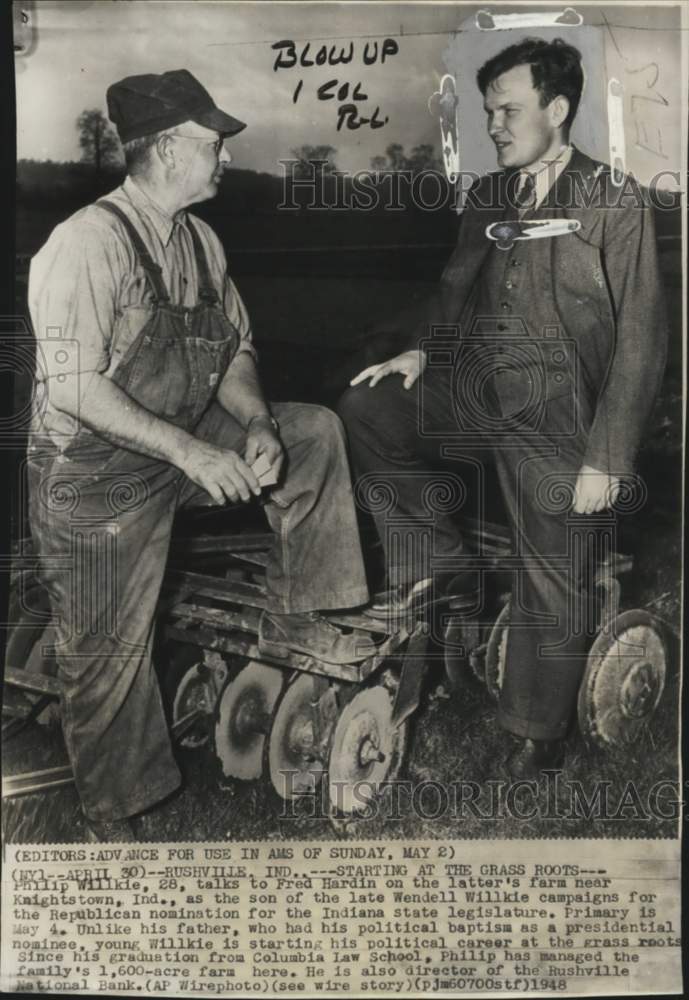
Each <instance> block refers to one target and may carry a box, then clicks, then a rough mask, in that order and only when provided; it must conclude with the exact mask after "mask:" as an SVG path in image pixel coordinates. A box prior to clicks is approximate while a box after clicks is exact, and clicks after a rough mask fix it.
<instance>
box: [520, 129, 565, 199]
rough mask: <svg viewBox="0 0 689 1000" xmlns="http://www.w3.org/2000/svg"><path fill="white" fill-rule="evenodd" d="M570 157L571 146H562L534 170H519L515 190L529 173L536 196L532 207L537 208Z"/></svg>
mask: <svg viewBox="0 0 689 1000" xmlns="http://www.w3.org/2000/svg"><path fill="white" fill-rule="evenodd" d="M571 157H572V146H571V145H567V146H563V147H562V149H561V150H560V152H559V153H558V154H557V156H556V157H555V158H554V159H553V160H548V161H547V163H544V164H543V166H542V167H541V168H540V169H539V170H535V171H525V170H521V171H520V172H519V186H518V188H517V190H520V189H521V187H522V184H523V183H524V181H525V180H526V174H527V173H529V172H530V173H531V176H532V177H533V179H534V183H535V185H536V187H535V191H536V198H535V202H534V204H533V206H532V207H533V208H538V207H539V205H540V204H541V203H542V202H543V201H544V200H545V197H546V195H547V194H548V192H549V191H550V189H551V188H552V187H553V185H554V184H555V182H556V181H557V179H558V177H559V176H560V174H561V173H562V171H563V170H564V169H565V167H566V166H567V164H568V163H569V161H570V159H571Z"/></svg>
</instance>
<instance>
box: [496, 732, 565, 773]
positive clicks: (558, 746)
mask: <svg viewBox="0 0 689 1000" xmlns="http://www.w3.org/2000/svg"><path fill="white" fill-rule="evenodd" d="M564 759H565V744H564V741H563V740H529V739H525V740H522V742H521V743H520V745H519V746H518V747H517V748H516V750H513V751H512V753H511V754H510V755H509V757H508V758H507V760H506V761H505V767H506V769H507V773H508V774H509V776H510V778H512V780H513V781H529V780H533V779H536V780H538V778H540V776H541V773H542V772H543V771H551V770H557V769H558V768H560V767H562V764H563V762H564Z"/></svg>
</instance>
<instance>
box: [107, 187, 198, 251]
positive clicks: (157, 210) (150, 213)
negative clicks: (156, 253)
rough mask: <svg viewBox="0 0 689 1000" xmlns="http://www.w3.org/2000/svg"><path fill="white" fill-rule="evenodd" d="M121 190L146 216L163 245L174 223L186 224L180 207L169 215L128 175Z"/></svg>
mask: <svg viewBox="0 0 689 1000" xmlns="http://www.w3.org/2000/svg"><path fill="white" fill-rule="evenodd" d="M122 190H123V191H124V193H125V194H126V196H127V197H128V198H129V200H130V201H131V203H132V204H133V205H134V208H136V210H137V211H138V212H141V213H142V214H143V215H145V216H146V219H147V220H148V222H149V223H150V225H151V226H152V227H153V229H154V230H155V232H156V233H157V235H158V236H159V237H160V241H161V243H162V244H163V246H167V245H168V243H169V242H170V237H171V236H172V231H173V229H174V228H175V225H177V224H179V225H183V226H184V225H186V218H187V216H186V212H185V211H184V210H183V209H182V210H180V211H179V212H177V213H176V214H175V215H174V216H173V215H169V214H168V212H166V211H165V209H164V208H161V207H160V205H158V204H157V203H156V202H155V201H153V199H152V198H151V197H150V196H149V195H148V194H146V192H145V191H143V190H142V188H140V187H139V185H138V184H137V183H136V181H135V180H134V179H133V178H132V177H130V176H129V175H128V176H127V177H126V179H125V182H124V184H123V185H122Z"/></svg>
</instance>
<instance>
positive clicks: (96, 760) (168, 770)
mask: <svg viewBox="0 0 689 1000" xmlns="http://www.w3.org/2000/svg"><path fill="white" fill-rule="evenodd" d="M99 205H100V206H101V207H102V208H103V209H105V210H107V211H110V212H112V213H113V214H114V215H116V216H117V217H118V219H120V221H121V222H122V224H123V226H124V227H125V229H126V231H127V233H128V235H129V237H130V239H131V240H132V243H133V245H134V248H135V250H136V252H137V255H138V257H139V261H140V263H141V265H142V267H143V268H144V271H145V274H146V277H147V280H148V282H149V286H150V289H151V292H152V294H153V303H152V306H151V315H150V318H149V319H148V321H147V322H146V323H145V325H144V327H143V329H141V331H140V333H139V334H138V336H137V337H136V338H135V340H134V341H133V343H132V344H131V346H130V347H129V348H128V349H127V350H126V351H125V353H124V356H123V357H122V359H121V361H120V363H119V364H118V365H117V367H116V369H115V371H114V373H113V374H112V376H111V378H112V381H113V382H114V383H115V384H116V385H118V386H119V387H120V388H121V389H122V390H123V391H124V392H125V393H126V394H127V396H129V397H130V398H131V399H132V400H134V401H135V402H136V403H138V404H139V405H140V406H143V407H145V409H146V410H148V411H149V412H150V413H153V414H154V415H156V416H158V417H160V418H161V419H163V420H165V421H166V422H167V423H170V424H174V425H176V426H177V427H181V428H183V429H184V430H187V431H193V429H194V428H195V427H196V425H197V424H198V422H199V420H200V419H201V417H202V416H203V414H204V412H205V411H206V409H207V408H208V407H209V405H210V403H211V401H212V399H213V397H214V396H215V394H216V391H217V387H218V385H219V384H220V382H221V381H222V378H223V376H224V374H225V371H226V369H227V367H228V365H229V364H230V362H231V360H232V358H233V356H234V354H235V352H236V350H237V347H238V343H239V336H238V333H237V331H236V330H235V328H234V326H233V325H232V324H231V323H230V321H229V320H228V319H227V317H226V316H225V314H224V312H223V309H222V306H221V304H220V302H219V299H218V294H217V292H216V290H215V288H213V286H212V283H211V279H210V275H209V270H208V264H207V261H206V258H205V254H204V252H203V248H202V246H201V243H200V240H199V237H198V234H197V232H196V231H195V229H194V226H193V223H192V222H191V220H189V222H188V225H189V230H190V232H191V235H192V240H193V245H194V252H195V255H196V262H197V269H198V275H199V292H198V303H197V305H195V306H193V307H191V308H185V307H182V306H177V305H173V304H172V303H171V302H170V300H169V296H168V293H167V289H166V288H165V285H164V282H163V280H162V274H161V269H160V267H159V266H158V265H157V264H156V263H155V262H154V261H153V259H152V257H151V255H150V254H149V253H148V251H147V249H146V247H145V245H144V243H143V240H142V239H141V236H140V235H139V233H138V232H137V230H136V228H135V227H134V226H133V224H132V223H131V222H130V220H129V219H128V218H127V217H126V215H125V214H124V213H123V212H122V211H121V210H120V209H119V208H118V207H117V206H115V205H114V204H112V203H109V202H107V201H101V202H99ZM48 447H49V450H48V451H46V446H45V445H44V444H43V441H42V442H41V445H40V447H36V446H34V447H33V449H31V450H30V452H29V463H28V478H29V491H30V520H31V531H32V538H33V542H34V546H35V550H36V551H37V553H38V555H39V563H40V569H39V578H40V581H41V583H42V584H43V585H44V586H45V587H46V589H47V591H48V593H49V596H50V603H51V608H52V613H53V618H54V621H55V631H56V636H57V639H56V648H55V652H56V658H57V662H58V667H59V676H60V679H61V681H62V683H63V692H64V694H63V701H62V721H63V731H64V736H65V741H66V744H67V749H68V752H69V756H70V760H71V763H72V767H73V770H74V775H75V780H76V785H77V788H78V791H79V795H80V797H81V801H82V805H83V808H84V811H85V813H86V815H87V816H88V817H89V818H91V819H95V820H97V819H118V818H122V817H125V816H129V815H133V814H135V813H137V812H139V811H141V810H143V809H145V808H147V807H148V806H150V805H152V804H153V803H155V802H157V801H159V800H160V799H161V798H162V797H163V796H165V795H166V794H168V793H169V792H171V791H172V790H173V789H174V788H175V787H176V786H177V785H178V783H179V772H178V769H177V766H176V764H175V762H174V759H173V757H172V752H171V748H170V741H169V737H168V731H167V724H166V720H165V715H164V712H163V707H162V703H161V698H160V693H159V689H158V683H157V680H156V678H155V674H154V671H153V669H152V664H151V643H152V637H153V622H154V614H155V608H156V604H157V601H158V596H159V592H160V586H161V582H162V577H163V572H164V568H165V563H166V559H167V553H168V545H169V537H170V531H171V527H172V520H173V517H174V513H175V508H176V505H177V500H178V494H179V489H180V484H181V482H182V480H183V478H184V477H183V475H182V473H181V471H180V470H179V469H177V468H175V467H174V466H172V465H170V464H169V463H166V462H162V461H158V460H155V459H152V458H150V457H148V456H146V455H143V454H139V453H136V452H133V451H129V450H128V449H125V448H121V447H118V446H117V445H114V444H111V443H110V442H108V441H107V440H105V439H104V438H102V437H100V436H99V435H98V434H96V433H94V432H92V431H90V430H88V429H87V428H84V427H81V428H79V430H78V432H77V434H76V436H75V438H74V439H73V440H72V441H71V442H70V444H69V445H68V446H67V448H66V449H64V451H63V452H59V451H58V449H57V448H56V447H55V446H52V448H50V446H48Z"/></svg>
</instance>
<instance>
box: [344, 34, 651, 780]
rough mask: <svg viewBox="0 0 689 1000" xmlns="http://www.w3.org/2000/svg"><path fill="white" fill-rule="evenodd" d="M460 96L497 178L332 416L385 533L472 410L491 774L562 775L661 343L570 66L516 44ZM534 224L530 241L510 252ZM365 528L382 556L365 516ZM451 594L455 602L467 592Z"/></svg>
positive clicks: (642, 228)
mask: <svg viewBox="0 0 689 1000" xmlns="http://www.w3.org/2000/svg"><path fill="white" fill-rule="evenodd" d="M478 86H479V89H480V91H481V94H482V95H483V98H484V109H485V112H486V115H487V125H488V132H489V135H490V137H491V139H492V140H493V142H494V144H495V149H496V154H497V160H498V166H499V168H500V169H499V170H498V171H497V172H494V173H491V174H488V175H485V176H483V177H481V178H480V179H479V180H478V181H477V182H476V183H475V184H474V185H473V187H472V189H471V191H470V192H469V195H468V201H467V205H466V208H465V210H464V213H463V216H462V221H461V226H460V231H459V238H458V242H457V246H456V248H455V250H454V252H453V254H452V256H451V258H450V260H449V261H448V263H447V266H446V267H445V270H444V272H443V275H442V278H441V281H440V285H439V287H438V289H437V290H436V292H435V293H434V295H433V296H432V297H431V299H430V301H429V302H428V303H427V308H426V310H425V312H424V317H423V321H422V322H421V323H420V324H416V325H415V327H414V328H413V329H411V328H410V329H408V330H406V331H403V332H404V337H405V338H406V346H407V349H406V350H403V351H402V352H401V353H399V354H398V355H397V356H396V357H393V358H392V359H391V360H389V361H386V362H384V363H383V364H379V365H374V366H371V367H369V368H367V369H365V370H364V371H362V372H361V373H360V374H359V375H357V376H356V377H355V378H354V379H353V380H352V383H351V385H352V388H351V389H349V390H348V391H347V393H346V394H345V396H344V397H343V400H342V402H341V405H340V413H341V416H342V417H343V420H344V422H345V425H346V427H347V430H348V434H349V439H350V445H351V450H352V456H353V461H354V465H355V471H356V472H357V474H359V475H363V474H371V473H376V474H378V475H379V476H380V477H381V478H382V479H385V477H386V475H387V476H390V477H393V478H394V483H395V490H396V493H397V508H396V511H395V513H396V515H402V516H403V517H404V518H406V519H407V521H412V522H413V520H414V518H415V517H417V518H419V517H420V515H421V514H422V512H423V488H424V485H425V482H426V481H427V480H426V474H427V473H429V472H430V463H431V462H432V460H433V458H434V456H435V455H436V453H437V437H436V436H435V435H434V430H435V432H436V434H437V433H440V434H441V438H442V433H441V431H442V428H446V427H448V424H449V423H450V424H451V423H452V422H453V420H454V421H455V426H456V427H457V419H456V415H457V414H460V416H461V415H462V414H464V415H466V414H467V408H468V406H469V404H470V403H471V402H472V400H473V411H474V412H472V413H471V414H469V416H470V418H471V419H470V420H469V424H470V425H471V428H472V430H471V434H470V435H469V436H468V437H467V438H466V440H467V441H468V440H469V437H471V438H472V440H473V441H475V439H476V436H477V434H478V436H479V437H482V438H483V441H484V443H485V444H486V445H487V446H488V447H489V450H490V454H491V460H492V461H494V462H495V464H496V467H497V473H498V477H499V481H500V487H501V491H502V494H503V499H504V501H505V506H506V509H507V514H508V519H509V522H510V526H511V528H512V531H513V535H514V539H515V548H516V552H517V554H518V555H520V556H521V557H522V563H521V565H520V568H519V569H518V571H517V574H516V579H515V583H516V586H515V587H514V590H513V598H512V621H511V627H510V630H509V636H508V645H507V650H506V672H505V676H504V681H503V686H502V691H501V696H500V703H499V712H498V719H499V722H500V724H501V726H502V727H503V728H505V729H506V730H508V731H509V732H511V733H512V734H514V735H515V736H516V737H518V738H519V743H518V744H517V746H516V747H515V748H514V750H513V751H512V753H511V754H510V755H509V757H508V759H507V762H506V764H507V770H508V772H509V774H510V775H511V776H512V777H514V778H525V777H534V776H537V775H538V774H539V772H540V771H542V770H543V769H544V768H547V767H553V766H558V765H560V764H561V762H562V760H563V756H564V743H563V741H564V737H565V735H566V733H567V729H568V727H569V724H570V721H571V718H572V715H573V709H574V706H575V704H576V697H577V692H578V688H579V683H580V680H581V676H582V672H583V669H584V666H585V653H586V645H587V632H590V622H588V620H587V616H588V611H589V603H590V602H589V600H588V597H589V592H590V589H591V579H592V566H591V558H590V555H591V552H590V550H591V548H595V547H596V546H595V536H596V531H595V524H596V521H597V520H601V518H604V519H605V520H608V521H609V518H610V515H609V514H608V515H606V514H605V512H606V510H608V508H610V506H611V505H612V503H613V502H614V499H615V497H616V495H617V493H618V490H619V489H620V486H621V482H622V480H623V478H624V477H626V476H629V475H630V474H631V473H632V471H633V463H634V458H635V454H636V452H637V449H638V446H639V442H640V439H641V435H642V432H643V428H644V424H645V422H646V419H647V417H648V415H649V412H650V409H651V406H652V404H653V400H654V398H655V396H656V393H657V390H658V388H659V385H660V381H661V377H662V372H663V368H664V362H665V351H666V328H665V321H664V303H663V295H662V289H661V281H660V276H659V271H658V262H657V255H656V246H655V238H654V226H653V218H652V214H651V210H650V207H649V205H648V204H647V199H646V197H645V194H644V192H642V191H641V189H640V188H639V187H638V185H636V184H635V183H634V182H633V181H632V179H631V178H625V181H624V184H623V185H622V186H616V185H615V184H614V183H613V178H612V177H611V173H610V168H609V167H607V166H605V165H603V164H600V163H596V162H594V161H593V160H592V159H591V158H590V157H589V156H587V155H586V154H585V153H583V152H581V151H580V150H578V149H576V148H575V147H574V146H572V145H571V143H570V141H569V133H570V127H571V125H572V121H573V119H574V117H575V115H576V112H577V107H578V105H579V101H580V97H581V92H582V88H583V70H582V65H581V55H580V53H579V52H578V51H577V49H575V48H574V47H572V46H571V45H568V44H565V43H564V42H563V41H561V40H560V39H555V40H554V41H552V42H547V41H544V40H541V39H533V38H527V39H523V40H522V41H520V42H519V43H517V44H515V45H512V46H510V47H509V48H507V49H505V50H503V51H502V52H500V53H499V54H498V55H496V56H495V57H493V58H492V59H490V60H489V61H488V62H487V63H486V64H485V65H484V66H483V67H482V68H481V70H480V71H479V73H478ZM529 223H532V225H531V226H529ZM537 223H546V226H545V229H546V230H549V235H548V236H546V237H544V238H533V237H532V238H525V236H527V234H529V233H530V232H531V233H533V231H534V229H535V228H538V227H537V226H535V225H533V224H537ZM440 325H450V326H455V327H456V328H457V327H458V331H459V341H458V343H459V350H458V351H457V353H456V364H455V366H454V369H453V370H450V369H449V368H447V367H446V368H444V369H443V368H435V367H433V366H428V363H427V362H428V358H427V352H426V351H425V350H424V349H423V348H422V347H421V346H420V342H421V341H423V340H424V339H425V338H428V337H429V335H430V334H431V332H432V329H433V327H434V326H436V327H437V326H440ZM477 373H478V375H477ZM391 375H393V376H394V375H401V376H402V377H403V378H402V379H400V378H396V377H393V378H389V377H388V376H391ZM477 378H478V381H479V382H480V386H479V388H480V390H481V392H480V393H479V395H478V396H477V395H476V392H477V385H478V383H477V382H476V379H477ZM472 380H473V381H472ZM413 386H416V388H417V389H418V395H417V392H416V391H414V392H410V391H409V390H410V389H412V387H413ZM372 390H373V391H372ZM481 393H482V395H481ZM477 400H479V401H478V402H477ZM421 401H422V405H423V413H422V414H421V411H420V406H421ZM534 404H536V405H534ZM421 418H422V419H421ZM460 424H461V420H460ZM420 428H422V429H423V432H421V431H420ZM457 430H458V432H459V433H454V434H452V441H453V443H454V445H455V453H456V450H457V442H458V441H461V439H462V433H463V431H462V429H461V428H460V427H457ZM472 447H473V445H472ZM474 454H475V452H474ZM563 498H564V500H563ZM596 515H598V517H596ZM419 523H420V524H421V521H419ZM378 527H379V530H380V533H381V537H382V539H383V542H384V544H385V525H384V518H383V516H382V515H379V516H378ZM433 529H434V544H435V549H434V553H433V556H434V558H435V559H436V560H437V558H438V557H440V558H441V559H444V565H446V566H449V565H452V564H453V560H454V565H455V566H456V567H457V568H461V563H462V556H463V554H464V552H465V547H464V541H463V539H462V536H461V534H460V531H459V529H458V527H457V526H456V524H455V523H454V522H453V521H452V518H451V517H450V516H449V515H448V514H445V513H443V512H442V511H440V512H436V513H435V514H434V523H433ZM387 556H388V574H389V577H390V578H391V579H396V580H399V581H400V584H399V585H398V586H397V587H395V588H394V589H392V590H391V591H389V592H388V593H387V595H386V597H385V599H384V600H382V601H381V602H380V605H379V608H380V611H381V613H390V612H393V613H394V612H395V611H396V610H400V609H403V608H404V607H405V606H408V604H409V602H410V600H411V598H412V597H413V595H414V594H415V593H417V592H418V590H419V583H420V581H419V580H418V579H417V578H415V570H414V567H413V566H411V565H400V564H399V561H398V563H397V564H395V556H394V554H393V553H387ZM458 585H459V587H460V589H461V588H462V586H464V587H465V588H466V589H470V588H471V586H472V582H471V577H470V574H468V573H464V574H461V573H460V575H459V577H458V578H457V579H456V580H455V583H454V589H456V588H457V586H458ZM473 586H474V587H475V580H474V583H473Z"/></svg>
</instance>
